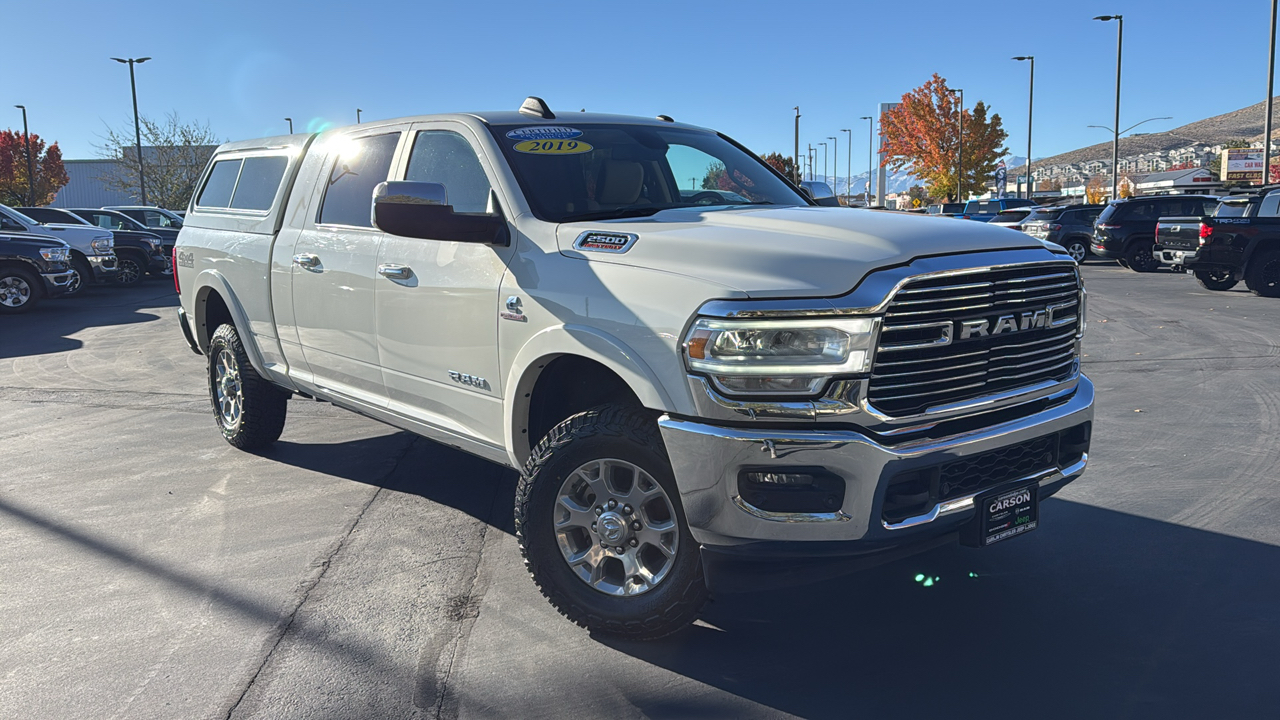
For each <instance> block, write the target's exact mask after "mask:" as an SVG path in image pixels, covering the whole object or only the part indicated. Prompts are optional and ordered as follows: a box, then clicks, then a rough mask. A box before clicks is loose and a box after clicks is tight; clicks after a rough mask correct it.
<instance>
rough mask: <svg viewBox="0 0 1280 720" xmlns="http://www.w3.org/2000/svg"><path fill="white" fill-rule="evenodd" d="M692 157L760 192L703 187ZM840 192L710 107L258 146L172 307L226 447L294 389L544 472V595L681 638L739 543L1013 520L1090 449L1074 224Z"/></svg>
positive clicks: (207, 231) (260, 438)
mask: <svg viewBox="0 0 1280 720" xmlns="http://www.w3.org/2000/svg"><path fill="white" fill-rule="evenodd" d="M690 157H701V158H703V159H704V160H703V161H702V162H703V165H701V166H696V167H690V166H689V165H688V158H690ZM673 161H677V162H681V163H682V164H681V166H680V168H681V169H680V172H679V173H678V175H680V176H682V177H686V178H687V177H689V176H702V175H704V174H705V173H706V172H707V171H710V170H712V169H714V168H728V169H729V171H730V172H729V177H733V178H737V179H738V180H739V181H740V182H738V183H737V184H738V186H737V187H732V188H730V189H731V190H732V191H733V192H736V193H739V194H741V195H743V196H745V197H749V198H750V199H751V200H752V202H753V203H755V204H754V205H752V206H751V207H742V208H723V207H722V208H715V209H708V208H705V207H700V206H698V205H694V204H692V203H690V202H689V200H687V199H685V198H683V197H682V196H681V193H680V190H679V188H678V187H677V184H676V175H677V173H674V172H673V170H672V168H671V164H672V162H673ZM735 182H737V181H735ZM814 205H815V203H814V202H813V201H812V199H810V198H809V197H807V196H806V195H803V194H801V193H800V192H797V190H796V189H795V188H794V187H793V186H792V185H791V184H790V183H788V182H786V181H785V180H784V179H782V178H781V177H779V176H778V175H777V174H776V172H774V171H773V170H772V169H770V168H769V167H768V166H766V165H765V164H764V163H763V161H761V160H760V159H759V158H757V157H755V156H754V155H752V154H751V153H749V152H746V151H745V150H743V149H742V147H741V146H740V145H738V144H736V143H734V142H732V141H731V140H729V139H728V138H726V137H725V136H723V135H721V134H718V133H716V132H714V131H711V130H707V129H705V128H699V127H695V126H692V125H685V124H682V123H675V122H670V121H669V119H666V120H663V119H650V118H629V117H622V116H617V115H601V114H595V113H566V114H562V115H560V116H559V117H558V118H556V117H555V116H554V115H553V114H552V113H551V112H550V111H549V110H547V109H546V106H545V103H543V102H542V101H541V100H538V99H536V98H530V99H529V100H527V101H526V102H525V105H524V107H523V109H522V111H520V112H493V113H490V112H483V113H467V114H451V115H435V116H421V117H412V118H402V119H396V120H386V121H379V122H370V123H364V124H361V125H354V126H350V127H344V128H335V129H332V130H328V131H325V132H323V133H320V134H317V135H291V136H286V137H274V138H266V139H262V140H248V141H243V142H233V143H228V144H225V145H222V146H221V147H219V148H218V149H217V151H216V152H215V154H214V155H213V157H212V159H211V160H210V164H209V166H208V168H207V169H206V170H205V172H204V174H203V176H202V177H201V179H200V181H199V183H198V184H197V189H196V193H195V196H194V199H193V202H192V206H191V208H190V210H189V211H188V214H187V218H186V222H185V223H184V225H183V228H182V233H181V235H180V237H179V241H178V245H177V248H176V251H177V262H176V273H177V274H176V278H175V280H176V284H177V285H178V286H179V288H180V291H179V292H180V308H179V309H178V318H179V322H178V326H179V327H180V328H181V329H182V332H183V334H184V337H185V338H186V340H187V342H188V343H189V345H190V346H191V348H192V350H193V351H194V352H196V353H200V354H202V355H204V356H206V357H207V358H208V361H207V372H208V387H209V389H210V398H211V401H212V405H213V408H214V410H215V412H214V419H215V422H216V425H217V428H218V431H219V432H220V433H221V434H222V435H223V437H224V438H225V439H226V440H227V441H228V442H229V443H230V444H231V445H233V446H235V447H237V448H242V449H253V448H262V447H265V446H268V445H270V444H271V443H273V442H275V441H276V439H277V438H278V437H279V436H280V433H281V431H282V429H283V427H284V423H285V416H286V411H287V408H288V402H287V399H288V397H289V396H290V395H291V394H298V395H301V396H305V397H313V398H317V399H321V400H325V401H328V402H332V403H334V404H336V405H339V406H342V407H345V408H348V409H351V410H355V411H357V412H360V413H364V414H366V415H369V416H371V417H374V418H377V419H379V420H382V421H383V422H386V423H389V424H391V425H394V426H396V427H400V428H404V429H406V430H408V431H410V432H414V433H418V434H420V435H423V436H426V437H428V438H433V439H435V440H437V441H440V442H444V443H447V444H449V445H451V446H453V447H457V448H460V449H463V450H465V451H467V452H471V453H473V454H476V455H478V456H480V457H483V458H487V459H489V460H491V461H493V462H495V463H499V464H501V465H504V466H508V467H511V468H523V472H522V474H521V476H520V478H519V481H518V487H517V490H516V500H515V524H514V527H515V533H516V538H517V543H518V545H519V547H520V551H521V553H522V554H523V556H524V559H525V564H526V567H527V568H528V570H529V571H530V573H531V574H532V576H533V580H534V582H535V583H536V584H537V586H538V587H539V588H540V589H541V591H542V593H543V594H544V595H545V596H546V597H547V598H548V599H549V600H550V601H551V603H552V604H554V605H555V606H556V607H557V608H558V609H559V610H560V612H561V613H563V614H564V615H565V616H567V617H568V618H569V619H570V620H571V621H573V622H576V623H579V624H581V625H583V626H586V627H589V628H591V629H592V630H594V631H596V632H599V633H605V634H613V635H620V636H626V637H630V638H635V639H649V638H654V637H660V636H662V635H666V634H668V633H671V632H674V631H675V630H678V629H679V628H681V627H683V626H685V625H687V624H688V623H690V622H692V621H693V620H694V618H696V617H697V615H698V612H699V610H700V608H701V607H702V605H703V604H704V602H705V601H706V599H707V597H708V587H711V588H717V587H723V585H722V584H721V583H724V582H725V578H727V577H728V578H732V577H734V572H733V568H735V567H736V568H739V573H738V575H737V577H738V578H740V579H741V582H749V583H752V584H753V585H755V586H758V582H759V577H760V574H768V573H770V572H778V571H787V572H790V573H791V574H792V575H796V574H798V573H801V572H803V568H804V567H812V565H811V564H810V565H806V564H804V563H802V562H801V561H799V560H798V559H797V558H803V557H806V556H807V557H809V558H810V559H811V560H812V557H813V556H815V555H826V556H828V557H830V556H839V555H846V556H847V555H857V556H858V557H859V560H858V561H859V562H863V563H869V562H872V561H874V560H876V559H878V560H879V561H881V562H883V561H885V560H886V559H887V558H888V557H890V556H895V557H896V556H902V555H906V554H909V553H911V552H917V551H923V550H924V549H926V548H930V547H936V546H940V545H943V544H947V543H952V542H955V540H956V538H957V537H960V538H962V539H963V541H964V542H966V543H969V544H972V545H975V546H984V545H989V544H991V543H993V542H997V541H1001V540H1004V539H1008V538H1015V537H1019V536H1021V535H1022V534H1024V533H1025V532H1026V531H1028V530H1034V529H1035V528H1036V527H1037V526H1038V523H1039V517H1040V516H1038V508H1039V507H1040V506H1038V505H1037V503H1038V502H1039V500H1040V499H1043V498H1045V497H1048V496H1050V495H1052V494H1053V493H1055V492H1057V491H1058V490H1059V489H1060V488H1062V487H1063V486H1064V485H1066V484H1067V483H1068V482H1070V481H1072V480H1074V479H1075V478H1076V477H1078V476H1079V475H1080V474H1081V473H1082V472H1083V471H1084V469H1085V465H1086V463H1087V460H1088V456H1087V453H1088V450H1089V441H1090V428H1091V421H1092V418H1093V397H1094V391H1093V385H1092V384H1091V383H1090V382H1089V380H1088V378H1086V377H1085V376H1084V375H1083V374H1081V372H1080V354H1079V347H1080V339H1081V337H1082V333H1083V331H1084V325H1085V324H1084V319H1083V312H1084V305H1083V299H1084V289H1083V286H1082V285H1081V280H1080V275H1079V268H1078V267H1077V266H1076V264H1075V263H1074V262H1073V261H1072V260H1071V258H1070V257H1069V256H1068V255H1067V254H1066V252H1065V251H1062V250H1061V249H1059V248H1051V247H1048V246H1043V245H1040V244H1039V243H1028V242H1027V238H1025V237H1022V236H1019V235H1018V234H1016V233H1011V232H1007V231H1004V230H998V229H995V228H989V227H986V225H985V224H982V223H943V222H938V221H936V220H933V219H929V218H922V217H919V216H913V215H911V214H907V213H897V212H849V211H847V210H846V209H837V208H830V209H828V208H821V207H814ZM247 210H252V212H247ZM974 287H981V288H982V293H980V294H981V296H982V297H986V298H1003V299H999V300H996V301H994V303H986V304H983V303H976V304H977V306H979V307H980V308H986V309H978V310H974V309H973V307H974V306H975V301H973V300H972V299H971V298H972V297H974V295H973V292H974V291H973V290H972V288H974ZM818 428H820V429H818ZM1044 509H1046V510H1049V511H1050V513H1051V515H1052V514H1054V508H1053V507H1051V506H1045V507H1044ZM1045 517H1046V519H1048V517H1049V516H1045ZM1034 549H1035V548H1032V550H1033V551H1034ZM886 550H889V551H890V554H888V555H887V554H885V553H884V552H883V551H886ZM877 551H881V552H880V553H879V554H878V555H877V554H876V553H877ZM995 560H999V556H997V557H996V558H995ZM744 564H745V565H746V566H748V567H747V569H745V570H744V569H742V568H743V566H744Z"/></svg>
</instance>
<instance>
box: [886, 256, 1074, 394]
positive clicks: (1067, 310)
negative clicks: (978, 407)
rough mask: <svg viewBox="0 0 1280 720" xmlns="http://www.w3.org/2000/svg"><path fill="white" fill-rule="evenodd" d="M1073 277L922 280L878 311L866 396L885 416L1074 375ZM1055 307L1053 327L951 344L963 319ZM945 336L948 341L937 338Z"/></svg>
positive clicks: (1068, 273)
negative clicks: (880, 323)
mask: <svg viewBox="0 0 1280 720" xmlns="http://www.w3.org/2000/svg"><path fill="white" fill-rule="evenodd" d="M1079 302H1080V296H1079V281H1078V279H1077V277H1076V270H1075V266H1074V265H1070V264H1062V265H1057V264H1055V265H1026V266H1019V267H1014V268H1004V269H999V270H986V271H982V272H976V273H972V274H963V275H949V276H946V277H938V278H925V279H921V280H915V281H912V282H909V283H908V284H907V285H905V286H904V287H903V288H902V289H900V290H898V292H897V294H895V295H894V297H893V299H892V300H891V301H890V302H889V305H888V307H887V309H886V313H885V319H884V324H883V326H882V328H881V331H880V342H879V347H878V348H877V350H876V357H875V364H874V366H873V367H872V371H871V381H870V384H869V388H868V400H869V401H870V403H871V405H872V406H873V407H875V409H876V410H878V411H880V412H882V413H884V414H886V415H889V416H893V417H902V416H906V415H916V414H919V413H924V412H928V411H929V410H930V409H933V408H938V407H940V406H944V405H950V404H952V403H958V402H963V401H966V400H971V399H973V398H977V397H981V396H984V395H990V394H993V393H1000V392H1005V391H1009V390H1016V389H1018V388H1021V387H1027V386H1030V385H1035V384H1037V383H1040V382H1044V381H1061V380H1066V379H1067V378H1069V377H1070V376H1071V375H1072V373H1074V372H1075V369H1076V367H1075V366H1076V333H1077V330H1078V328H1079V323H1080V320H1079V310H1080V308H1079ZM1047 307H1054V308H1055V313H1054V317H1055V318H1056V320H1057V321H1058V322H1060V323H1061V324H1059V325H1058V326H1057V327H1048V326H1047V323H1046V326H1045V327H1029V328H1028V329H1019V331H1018V332H1005V333H1001V334H999V335H989V336H987V337H975V338H970V339H964V340H962V339H960V330H959V326H958V323H959V322H960V321H964V320H976V319H991V320H992V321H993V322H994V320H995V319H996V318H998V317H1001V316H1007V315H1011V316H1014V318H1015V319H1016V321H1018V322H1021V315H1022V313H1034V312H1036V311H1038V310H1044V309H1045V308H1047ZM948 337H950V338H951V339H952V341H951V342H947V341H946V338H948Z"/></svg>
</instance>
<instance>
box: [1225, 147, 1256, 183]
mask: <svg viewBox="0 0 1280 720" xmlns="http://www.w3.org/2000/svg"><path fill="white" fill-rule="evenodd" d="M1223 153H1224V154H1225V155H1226V157H1225V158H1224V159H1223V163H1222V180H1223V181H1227V180H1235V181H1237V182H1262V148H1258V149H1256V150H1255V149H1253V148H1227V149H1225V150H1223Z"/></svg>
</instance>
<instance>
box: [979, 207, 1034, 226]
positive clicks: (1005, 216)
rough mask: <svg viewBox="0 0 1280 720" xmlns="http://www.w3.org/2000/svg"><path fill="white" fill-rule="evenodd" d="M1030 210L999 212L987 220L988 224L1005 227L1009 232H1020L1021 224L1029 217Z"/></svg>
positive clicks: (1025, 208)
mask: <svg viewBox="0 0 1280 720" xmlns="http://www.w3.org/2000/svg"><path fill="white" fill-rule="evenodd" d="M1031 211H1032V208H1030V207H1023V208H1013V209H1010V210H1001V211H1000V212H998V213H996V216H995V217H993V218H991V219H990V220H988V221H987V222H988V224H990V225H994V226H996V227H1006V228H1009V229H1010V230H1019V231H1020V230H1022V223H1023V222H1024V221H1025V220H1026V219H1027V218H1028V217H1029V216H1030V215H1031Z"/></svg>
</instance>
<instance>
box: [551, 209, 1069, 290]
mask: <svg viewBox="0 0 1280 720" xmlns="http://www.w3.org/2000/svg"><path fill="white" fill-rule="evenodd" d="M589 230H596V231H601V232H621V233H634V234H635V235H637V236H638V237H639V239H638V240H637V241H636V242H635V244H634V245H632V246H631V248H630V249H629V250H626V251H625V252H608V251H606V252H597V251H585V252H584V251H580V250H575V249H574V247H573V245H574V241H575V240H576V239H577V238H578V237H579V236H580V235H581V234H582V233H584V232H587V231H589ZM557 242H558V244H559V248H560V252H561V253H562V254H565V255H568V256H571V257H578V258H582V259H584V260H587V261H589V262H606V263H614V264H622V265H631V266H634V267H643V268H648V269H652V270H661V271H665V272H672V273H678V274H682V275H688V276H691V277H699V278H704V279H706V280H710V281H713V282H716V283H719V284H721V285H726V286H728V287H732V288H737V289H739V290H741V291H742V292H744V293H746V294H747V295H749V296H751V297H761V298H767V297H834V296H838V295H843V294H845V293H847V292H849V291H850V290H852V289H853V288H854V287H855V286H856V285H857V284H858V283H859V282H860V281H861V280H862V278H863V277H864V276H865V275H866V274H867V273H869V272H871V271H873V270H877V269H880V268H884V267H889V266H893V265H899V264H902V263H906V262H909V261H910V260H912V259H913V258H917V257H921V256H926V255H945V254H951V253H960V252H974V251H982V250H1008V249H1015V248H1043V247H1046V245H1045V243H1043V242H1041V241H1039V240H1036V239H1035V238H1032V237H1030V236H1028V235H1026V234H1024V233H1021V232H1018V231H1016V230H1010V229H1007V228H1000V227H993V226H991V225H988V224H986V223H979V222H972V221H969V220H958V219H955V218H947V217H930V216H927V215H909V214H905V213H893V212H879V211H874V210H859V209H852V208H825V207H783V208H765V207H752V208H743V207H736V208H717V209H703V208H687V209H686V208H679V209H673V210H664V211H662V212H660V213H658V214H656V215H653V216H651V217H647V218H641V219H627V220H606V221H593V222H577V223H564V224H562V225H560V226H559V228H558V231H557Z"/></svg>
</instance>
